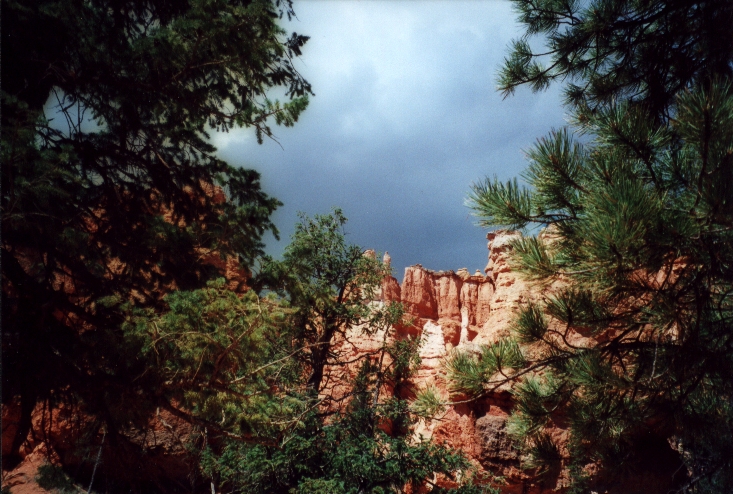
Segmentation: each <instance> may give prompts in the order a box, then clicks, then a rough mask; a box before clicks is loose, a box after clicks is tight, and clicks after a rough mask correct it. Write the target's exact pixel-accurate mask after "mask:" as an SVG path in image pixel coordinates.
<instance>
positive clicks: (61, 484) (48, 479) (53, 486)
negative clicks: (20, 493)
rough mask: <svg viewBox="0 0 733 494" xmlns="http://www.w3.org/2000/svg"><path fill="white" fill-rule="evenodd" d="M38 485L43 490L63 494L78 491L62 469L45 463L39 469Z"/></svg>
mask: <svg viewBox="0 0 733 494" xmlns="http://www.w3.org/2000/svg"><path fill="white" fill-rule="evenodd" d="M36 483H37V484H38V485H39V487H41V488H43V489H46V490H48V491H52V492H59V493H62V494H66V493H72V492H77V490H78V489H77V487H76V486H75V485H74V483H73V482H72V481H71V479H70V478H69V476H68V475H66V473H65V472H64V470H63V469H62V468H61V467H59V466H55V465H51V464H49V463H44V464H43V465H41V466H40V467H38V475H37V476H36Z"/></svg>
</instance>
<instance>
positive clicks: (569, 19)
mask: <svg viewBox="0 0 733 494" xmlns="http://www.w3.org/2000/svg"><path fill="white" fill-rule="evenodd" d="M513 3H514V6H515V10H516V12H517V13H518V17H519V21H520V22H521V23H522V24H524V26H525V27H526V34H525V35H524V36H523V37H522V38H520V39H518V40H516V41H514V43H513V45H512V48H511V51H510V53H509V56H508V57H507V58H506V59H505V62H504V66H503V67H502V70H501V73H500V76H499V87H500V89H501V90H502V91H503V92H504V94H511V93H512V92H514V90H515V88H516V87H517V86H519V85H522V84H529V85H530V87H531V88H532V89H533V90H535V91H537V90H542V89H546V88H547V87H548V86H549V85H550V84H551V83H552V82H553V81H556V80H560V81H565V82H566V83H567V84H566V86H565V96H566V101H567V102H568V103H570V104H571V105H572V106H574V107H576V108H577V109H582V108H589V109H599V108H600V107H608V106H609V105H610V104H612V103H613V102H614V101H616V100H621V99H623V100H628V101H630V102H632V103H641V104H642V105H643V106H644V107H645V108H646V109H647V110H648V111H649V112H650V115H651V116H652V118H659V117H663V118H669V117H670V116H672V114H671V113H670V112H669V108H670V106H671V105H672V104H673V102H674V98H675V96H676V95H677V94H678V93H680V92H682V91H684V90H685V89H690V88H691V87H693V86H695V85H703V86H706V87H709V84H710V82H711V81H712V80H713V79H714V78H715V77H719V76H725V77H729V76H731V75H732V74H733V70H732V67H731V64H732V63H733V31H732V30H731V27H730V26H731V24H733V5H731V2H729V1H727V0H711V1H682V0H663V1H650V0H590V1H580V0H514V2H513ZM536 37H541V39H542V41H543V42H544V45H545V46H544V47H541V48H539V49H534V48H533V47H532V46H531V45H532V44H533V43H531V42H533V41H534V39H535V38H536ZM581 113H583V112H581Z"/></svg>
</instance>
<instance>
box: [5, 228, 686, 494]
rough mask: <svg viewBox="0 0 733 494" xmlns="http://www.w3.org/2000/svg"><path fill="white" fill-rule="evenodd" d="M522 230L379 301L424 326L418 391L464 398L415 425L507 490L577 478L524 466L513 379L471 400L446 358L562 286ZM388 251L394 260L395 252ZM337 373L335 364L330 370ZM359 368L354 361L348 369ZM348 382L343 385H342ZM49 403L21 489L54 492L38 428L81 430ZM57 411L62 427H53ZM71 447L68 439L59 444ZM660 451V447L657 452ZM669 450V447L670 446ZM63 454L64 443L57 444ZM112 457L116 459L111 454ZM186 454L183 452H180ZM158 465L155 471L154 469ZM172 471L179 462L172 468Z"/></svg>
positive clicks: (657, 475) (157, 422) (166, 424)
mask: <svg viewBox="0 0 733 494" xmlns="http://www.w3.org/2000/svg"><path fill="white" fill-rule="evenodd" d="M518 235H519V234H518V233H515V232H506V231H498V232H493V233H490V234H489V235H488V236H487V238H488V240H489V242H488V249H489V256H488V265H487V266H486V268H485V270H484V272H483V273H481V272H478V271H477V272H475V273H473V274H471V273H469V272H468V271H467V270H465V269H459V270H457V271H455V272H454V271H431V270H429V269H426V268H424V267H422V266H420V265H415V266H411V267H408V268H406V269H405V273H404V278H403V281H402V283H401V284H400V283H398V281H397V279H395V278H394V277H388V278H387V279H385V280H384V282H383V285H382V288H381V290H380V291H379V293H378V300H375V301H374V303H376V304H380V303H388V302H391V301H398V302H401V303H402V304H403V305H404V307H405V309H406V311H407V313H408V318H409V319H410V320H411V323H410V324H407V325H405V326H404V327H400V328H397V331H396V333H397V336H398V337H400V336H403V337H404V336H407V335H411V336H419V337H420V338H421V340H422V346H421V347H420V357H421V364H420V367H419V369H418V370H417V373H416V375H415V377H414V379H413V391H414V392H416V391H417V390H419V389H421V388H423V387H426V386H431V387H433V388H434V389H435V390H436V391H437V392H438V394H439V395H440V396H441V398H442V399H443V401H445V402H461V401H463V402H462V403H457V404H455V405H452V406H449V407H447V409H446V410H445V412H444V413H442V414H441V415H439V416H437V417H435V420H431V421H423V422H420V423H419V424H418V426H417V428H416V430H415V434H416V436H417V435H421V436H423V437H426V438H432V439H433V440H434V441H436V442H438V443H443V444H447V445H449V446H452V447H454V448H457V449H460V450H461V451H463V452H464V453H465V454H466V455H467V456H468V457H469V459H470V460H471V462H472V463H473V464H474V465H475V466H476V468H477V470H478V472H479V473H480V474H482V475H483V476H484V478H485V479H490V481H491V483H492V485H494V486H497V487H499V488H500V490H501V492H503V493H506V494H520V493H521V494H548V493H558V492H560V493H561V492H564V491H565V490H566V488H567V486H568V483H569V479H568V475H567V471H566V470H565V469H564V468H559V469H558V470H557V471H555V472H551V473H550V474H549V475H544V476H543V477H541V478H538V477H536V476H533V475H532V473H533V472H531V471H527V470H523V469H522V468H521V461H520V454H519V452H518V451H516V450H515V449H514V448H513V446H512V443H511V440H510V438H509V435H508V433H507V430H506V422H507V418H508V415H509V413H510V412H511V408H512V405H513V402H512V394H511V389H510V388H509V386H508V385H506V386H504V387H500V388H499V389H497V390H496V391H495V392H493V393H491V394H490V395H489V396H487V397H485V398H482V399H480V400H473V401H471V400H465V399H462V398H461V397H460V396H455V395H451V394H450V393H449V391H448V390H449V387H448V383H447V381H446V377H445V371H444V369H443V366H442V363H443V361H444V359H445V357H446V356H448V354H449V353H450V352H451V351H454V349H455V350H458V351H478V349H479V348H480V346H481V345H486V344H491V343H493V342H495V341H498V340H499V339H501V338H503V337H505V336H507V335H508V334H509V331H510V324H511V320H512V318H513V317H514V313H515V310H516V308H517V307H518V306H519V305H520V304H522V303H524V302H527V301H530V300H532V299H534V298H536V297H540V296H543V295H545V294H546V293H548V292H551V291H552V290H553V289H556V288H557V287H558V286H559V285H560V284H561V283H562V280H558V281H556V282H555V283H554V284H553V285H550V286H545V287H543V288H542V291H541V292H540V290H539V289H538V288H536V287H535V288H533V287H532V286H530V285H529V284H528V283H526V282H524V281H522V280H521V279H520V278H519V277H518V276H517V274H516V273H514V272H512V270H511V269H510V262H509V260H510V256H511V241H512V240H513V239H515V238H517V236H518ZM384 261H385V262H386V263H388V262H389V257H388V256H387V255H386V256H385V259H384ZM385 336H386V335H385V332H384V331H381V332H377V333H376V334H366V333H364V332H363V331H362V329H361V328H358V327H357V328H350V330H349V331H348V334H347V336H346V338H345V339H344V341H341V342H339V343H337V345H336V350H338V351H340V352H341V355H344V352H346V354H350V356H351V357H352V358H353V359H354V360H357V358H358V357H359V355H364V354H366V353H367V352H372V351H375V350H377V349H379V348H380V346H381V344H382V342H383V339H384V337H385ZM344 372H345V371H344V368H343V367H338V368H336V369H331V370H327V374H328V375H327V377H326V382H328V381H329V380H331V381H332V382H333V383H334V384H333V385H332V386H331V389H330V392H336V393H338V392H343V391H348V389H346V386H348V384H346V383H347V382H348V379H345V378H348V377H349V376H348V375H344ZM329 373H330V374H329ZM346 374H349V371H346ZM340 387H343V389H341V390H339V388H340ZM45 413H46V412H45V411H44V410H42V409H39V410H38V413H37V414H36V415H35V417H36V418H35V419H34V420H35V422H34V430H33V431H32V432H31V433H32V434H35V436H33V437H31V438H29V441H28V443H27V446H26V455H27V456H26V458H25V460H24V461H23V463H21V464H20V465H19V466H18V468H16V469H15V470H14V471H13V472H5V476H4V483H3V485H14V486H15V487H14V488H13V490H12V492H14V493H29V494H30V493H34V492H45V491H43V490H39V488H38V486H37V484H35V483H34V482H32V478H33V474H34V471H35V469H36V468H37V467H38V465H39V464H40V462H42V461H45V460H44V458H45V457H46V456H47V455H46V453H47V452H46V451H45V450H44V448H45V447H46V446H45V442H44V441H40V440H39V439H38V437H41V436H42V435H43V434H46V431H47V430H53V434H55V435H56V436H58V437H57V438H56V440H55V442H56V443H59V444H64V443H65V442H68V441H70V440H71V438H73V430H72V429H73V424H74V422H73V417H65V416H64V411H63V409H62V410H58V411H56V412H55V413H56V415H55V417H51V416H50V415H49V416H48V418H47V419H46V418H45V415H44V414H45ZM12 414H13V410H12V409H11V408H8V407H4V408H3V436H6V434H7V435H12V432H13V431H12V429H13V427H14V425H13V424H14V416H13V415H12ZM172 420H173V418H171V417H165V416H162V415H160V416H158V417H155V419H154V420H153V422H152V423H151V431H152V434H150V435H149V436H146V441H152V443H151V444H150V445H148V446H150V451H151V452H153V453H154V454H151V456H150V460H151V461H150V464H149V465H148V467H149V468H152V469H156V468H160V469H166V468H167V469H168V470H170V468H171V465H176V462H175V461H173V462H171V460H173V459H175V457H176V456H180V457H181V458H183V456H184V455H182V454H181V453H182V451H181V450H180V449H181V448H182V442H181V440H180V438H181V437H182V436H185V435H186V434H187V433H188V432H187V426H186V424H183V423H178V422H176V423H172ZM553 420H554V423H552V424H551V427H550V429H549V433H550V434H551V436H552V437H553V439H554V440H555V442H556V443H557V444H559V445H560V448H561V453H562V452H563V450H564V448H565V445H566V444H567V430H566V425H565V424H564V423H563V420H562V418H555V419H553ZM48 421H50V422H52V423H53V424H55V425H54V427H50V428H49V427H48V423H49V422H48ZM5 445H6V442H5V441H4V442H3V446H4V447H5ZM57 450H58V451H63V448H57ZM657 453H659V452H654V453H653V454H654V455H656V454H657ZM661 453H663V454H666V453H669V452H667V451H662V452H661ZM54 454H56V453H54ZM107 461H113V460H112V459H111V458H110V459H108V460H107ZM179 463H180V462H179ZM665 469H667V470H668V467H667V466H664V468H662V469H661V470H659V471H644V470H643V469H642V470H641V471H640V472H639V474H638V475H636V476H634V477H631V478H629V479H626V480H621V481H620V482H616V486H615V487H614V488H613V489H608V490H607V489H605V488H603V489H600V490H598V492H599V493H601V492H606V493H608V494H613V493H616V494H620V493H646V494H654V493H662V492H667V490H668V489H669V487H670V481H671V478H672V477H671V476H670V475H669V474H668V472H667V470H665ZM146 473H148V474H150V473H153V472H146ZM169 473H170V472H169ZM435 480H436V481H437V482H438V483H439V484H440V483H441V482H442V483H443V484H444V485H449V482H448V481H446V480H445V479H435Z"/></svg>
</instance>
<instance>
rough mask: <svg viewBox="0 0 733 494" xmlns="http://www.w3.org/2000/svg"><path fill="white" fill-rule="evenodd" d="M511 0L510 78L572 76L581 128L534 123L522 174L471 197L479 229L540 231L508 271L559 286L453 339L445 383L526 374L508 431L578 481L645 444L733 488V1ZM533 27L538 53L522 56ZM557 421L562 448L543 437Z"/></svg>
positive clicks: (618, 470)
mask: <svg viewBox="0 0 733 494" xmlns="http://www.w3.org/2000/svg"><path fill="white" fill-rule="evenodd" d="M515 4H516V5H517V9H518V11H519V13H520V20H521V21H522V22H524V23H525V25H526V27H527V35H526V37H525V38H523V39H522V40H521V41H519V42H517V43H516V44H515V45H514V48H513V52H512V54H511V55H510V57H509V58H508V59H507V61H506V63H505V66H504V69H503V72H502V73H501V76H500V86H501V88H502V89H503V90H504V91H505V92H506V93H510V92H511V91H513V89H514V88H515V87H516V86H518V85H521V84H525V83H529V84H530V85H531V86H532V87H533V89H535V90H537V89H543V88H545V87H547V85H548V84H550V83H551V82H552V81H553V80H557V79H560V80H565V79H566V80H567V82H568V84H567V86H566V89H565V90H566V96H567V102H568V103H569V106H570V108H571V111H572V117H573V120H572V123H573V125H574V126H575V129H576V131H577V132H578V133H579V134H580V135H581V136H583V139H581V140H580V141H582V142H579V140H578V139H576V138H575V137H574V136H573V135H571V133H570V132H568V131H567V130H565V129H564V130H560V131H554V132H553V133H552V134H551V135H549V136H548V137H545V138H543V139H540V140H539V141H538V142H537V144H536V145H535V146H534V147H533V148H532V149H530V150H529V151H528V152H527V156H528V159H529V167H528V169H527V171H526V172H525V173H524V175H523V179H524V181H525V182H526V185H527V186H528V187H524V186H521V185H520V184H519V183H518V182H517V181H516V180H514V181H510V182H507V183H500V182H498V181H497V180H490V179H486V180H485V181H482V182H480V183H478V184H475V185H474V186H473V189H472V192H471V194H470V196H469V205H470V206H471V207H472V208H473V209H474V211H475V212H476V214H477V215H478V216H479V217H480V218H481V224H482V225H483V226H486V227H496V226H499V225H503V226H507V227H510V228H515V229H522V228H526V227H529V226H533V227H536V226H541V227H544V228H545V230H544V233H543V234H541V235H536V234H535V235H532V234H530V233H529V232H527V234H526V235H525V236H524V237H523V238H521V239H519V240H517V241H516V242H514V245H513V246H514V253H515V255H514V260H513V268H514V269H516V270H517V271H518V272H519V273H520V274H521V275H523V276H524V277H526V278H527V279H528V280H530V281H531V282H533V283H536V284H537V285H538V286H541V287H547V286H549V285H551V284H552V282H554V281H557V280H561V283H560V285H561V287H560V288H557V289H556V290H555V291H549V292H548V291H543V294H542V295H541V296H540V297H539V298H538V299H537V300H534V301H532V302H528V303H527V304H526V305H525V306H524V307H522V308H521V309H520V310H519V311H518V313H517V315H516V319H515V321H514V323H513V336H512V337H511V338H509V339H507V340H503V341H499V342H497V343H496V344H495V345H493V346H492V347H489V348H486V349H484V350H483V352H482V354H481V355H478V356H472V355H468V354H456V355H454V356H453V357H452V358H451V359H450V360H449V361H448V362H447V368H448V371H449V374H450V375H451V377H452V382H453V386H454V390H455V391H458V392H462V393H467V394H469V395H472V396H481V395H484V394H486V393H488V392H490V391H491V390H492V389H495V388H496V387H497V386H499V385H501V384H503V383H506V382H507V381H513V382H515V387H514V393H515V400H516V406H515V409H514V412H513V414H512V417H511V425H510V428H511V431H512V433H513V434H514V435H515V437H516V438H517V440H518V444H519V446H520V447H521V449H522V450H523V451H524V452H525V453H526V456H525V459H526V466H528V467H534V468H537V470H536V472H537V474H538V475H550V474H553V473H555V474H556V473H557V472H558V468H559V467H560V466H561V465H565V466H568V467H569V468H570V471H571V473H572V475H573V480H574V489H575V491H577V492H586V491H587V489H589V488H590V487H589V486H590V485H593V486H594V487H593V489H594V490H598V489H603V488H610V487H611V486H612V485H613V483H614V482H615V481H619V480H620V479H622V477H623V476H622V475H621V474H622V472H624V471H625V472H629V471H633V470H634V469H636V471H637V472H638V470H639V469H640V468H641V469H644V468H646V467H648V466H649V465H650V463H649V462H650V460H658V461H659V462H664V461H667V464H668V466H671V468H670V469H669V470H667V472H666V475H667V478H666V480H665V481H666V482H667V483H668V485H669V486H670V488H672V487H674V488H676V489H678V492H730V490H731V488H732V487H733V473H732V472H733V464H731V460H730V458H731V452H733V441H732V440H731V437H733V436H731V432H732V431H733V413H732V412H733V409H732V408H731V403H733V401H732V400H733V387H732V385H731V383H733V380H732V379H733V347H731V335H733V327H732V326H731V309H733V306H732V305H731V303H732V302H733V300H731V296H730V294H731V291H732V288H733V287H732V286H731V282H732V281H733V277H732V276H733V272H731V261H732V260H733V251H731V250H730V245H731V240H733V239H731V237H730V235H731V233H730V232H731V226H732V225H733V216H732V214H733V210H731V201H733V196H732V195H731V194H732V192H733V191H731V183H733V182H732V181H731V178H733V177H732V176H731V174H732V173H733V168H732V167H733V160H732V156H733V133H731V128H732V127H731V124H733V122H732V121H731V119H733V89H732V87H731V78H730V76H731V70H733V56H732V55H731V53H733V52H732V51H731V46H733V45H731V43H730V42H729V40H730V39H732V38H733V29H732V28H731V22H730V18H731V15H733V8H731V4H730V2H714V1H713V2H676V1H669V2H667V1H664V2H635V1H624V0H604V1H601V0H597V1H591V2H585V3H581V2H564V1H560V2H557V1H551V0H548V1H540V2H536V1H517V2H515ZM536 34H541V35H544V36H545V39H546V42H547V45H548V50H547V51H548V54H547V55H536V54H533V53H532V52H531V50H530V48H529V44H528V40H529V37H531V36H532V35H536ZM548 56H549V58H550V60H551V62H550V65H549V66H548V67H543V66H541V65H540V64H539V63H540V61H541V59H542V58H544V57H548ZM559 422H560V423H562V422H565V423H566V424H567V426H568V427H569V429H570V432H571V435H570V442H569V444H568V445H567V450H563V449H562V448H561V447H560V445H558V444H555V443H554V442H553V440H552V438H551V436H550V435H549V434H548V429H549V428H550V427H551V426H553V425H557V423H559ZM650 448H651V449H650ZM650 451H651V453H650ZM660 454H661V455H666V460H665V459H660V458H650V456H653V455H657V456H658V455H660ZM598 467H600V470H599V469H598ZM593 472H595V473H593Z"/></svg>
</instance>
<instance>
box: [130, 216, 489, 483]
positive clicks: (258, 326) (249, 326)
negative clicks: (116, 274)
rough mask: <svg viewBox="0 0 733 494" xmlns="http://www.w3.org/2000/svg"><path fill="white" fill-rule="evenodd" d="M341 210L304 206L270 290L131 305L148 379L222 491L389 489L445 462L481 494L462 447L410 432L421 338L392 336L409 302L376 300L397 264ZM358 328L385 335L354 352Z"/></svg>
mask: <svg viewBox="0 0 733 494" xmlns="http://www.w3.org/2000/svg"><path fill="white" fill-rule="evenodd" d="M345 222H346V218H345V217H344V216H343V215H342V214H341V212H340V211H338V210H336V211H334V212H333V213H332V214H330V215H323V216H316V217H314V218H308V217H305V216H303V217H302V222H301V223H300V224H298V225H297V226H296V231H295V233H294V235H293V239H292V243H291V244H290V245H289V246H288V247H287V249H286V252H285V256H284V260H283V261H273V260H269V261H267V264H266V266H265V267H264V269H263V271H262V273H261V277H260V280H259V281H260V283H262V284H263V286H268V288H269V290H270V291H269V293H268V294H267V295H266V296H263V297H260V296H257V295H256V294H255V291H254V290H250V291H249V292H247V293H245V294H244V295H242V296H240V295H237V294H235V293H233V292H231V291H229V290H227V289H226V287H225V286H224V285H223V283H222V282H214V283H211V284H210V286H209V287H207V288H206V289H202V290H196V291H192V292H174V293H171V294H170V295H168V296H167V297H166V302H167V309H166V310H164V311H163V312H160V313H158V312H156V311H154V310H152V309H146V310H141V309H137V308H131V309H130V311H129V313H128V314H129V319H128V323H127V324H126V325H124V326H123V330H124V331H125V334H126V335H127V339H128V341H129V342H130V344H134V345H137V346H138V347H139V348H140V354H141V355H142V356H143V357H144V358H145V359H147V360H149V364H148V365H147V366H146V368H148V369H150V370H149V371H148V373H147V374H146V376H141V378H144V379H147V380H155V382H154V383H152V384H154V385H155V387H156V388H157V390H158V391H157V394H156V399H157V401H156V405H158V406H161V407H164V408H166V409H167V410H168V411H171V412H172V413H174V414H176V415H179V416H185V418H186V420H188V421H189V422H191V423H193V424H195V425H196V426H197V431H198V432H197V433H195V434H193V435H192V437H191V438H190V440H191V441H192V444H193V447H192V448H191V451H196V452H198V451H200V452H201V453H200V455H198V456H196V458H195V460H196V461H195V463H196V464H197V465H199V466H200V472H199V473H200V475H201V476H202V477H203V479H202V478H201V477H199V479H200V480H206V481H207V482H208V483H210V484H211V485H212V486H214V488H215V489H216V490H217V492H240V491H242V490H246V492H253V493H268V492H272V493H277V492H303V493H306V492H308V493H310V492H323V493H347V492H348V493H351V492H354V493H356V492H375V493H376V492H394V491H395V490H401V489H403V488H404V487H405V486H406V485H408V484H411V485H412V486H413V488H420V487H422V486H424V485H429V482H431V481H432V479H433V477H434V475H435V474H436V473H440V474H443V475H445V476H446V477H449V478H451V477H452V478H456V476H457V475H463V479H462V480H461V481H460V482H456V486H457V487H456V488H455V489H452V490H449V492H463V493H473V492H480V489H479V488H478V487H475V486H473V485H472V483H471V481H470V477H469V475H468V473H469V472H470V465H469V463H468V461H467V460H466V459H465V458H464V457H463V456H462V455H461V454H459V453H456V452H453V451H451V450H450V449H448V448H446V447H444V446H440V445H436V444H433V443H431V442H430V441H429V440H425V439H422V438H420V439H417V438H413V437H412V425H413V424H414V422H415V420H416V416H415V414H414V413H413V412H412V411H411V409H410V407H409V406H408V401H407V399H406V396H407V395H409V379H410V377H411V376H412V373H413V372H414V370H415V368H416V366H417V365H418V364H419V356H418V353H417V350H418V347H419V344H420V341H419V340H418V339H411V338H408V339H404V340H400V339H396V338H395V335H394V329H393V328H394V326H395V324H396V323H398V322H400V321H401V319H402V316H403V314H402V307H401V304H399V303H388V304H386V305H385V304H382V303H375V298H376V297H375V293H376V290H378V289H379V288H380V286H381V283H382V281H383V279H384V277H385V276H386V275H387V274H388V269H389V268H388V267H387V266H385V265H384V264H382V263H381V262H380V261H377V260H376V259H375V258H374V257H370V256H366V255H364V254H363V252H362V250H361V249H360V248H359V247H358V246H355V245H349V244H347V243H346V241H345V237H344V233H343V226H344V224H345ZM276 291H277V292H280V294H281V295H277V294H276ZM359 332H361V333H366V334H369V335H372V337H375V338H376V337H377V335H380V337H379V338H380V339H379V341H378V343H381V344H377V345H376V347H375V349H373V350H371V351H365V352H362V353H360V354H358V355H356V356H355V355H354V352H353V351H352V347H351V346H350V345H349V337H350V335H352V336H353V335H355V334H359ZM359 335H361V334H359ZM339 347H341V348H346V351H342V353H340V352H339V351H338V348H339ZM326 371H328V372H326ZM353 371H355V372H353ZM352 372H353V373H354V377H353V378H349V376H350V374H351V373H352ZM314 376H315V377H314ZM335 381H337V382H336V384H338V386H334V384H335ZM151 387H153V386H152V385H151ZM207 487H208V485H207ZM436 492H441V491H439V490H438V491H436Z"/></svg>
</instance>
